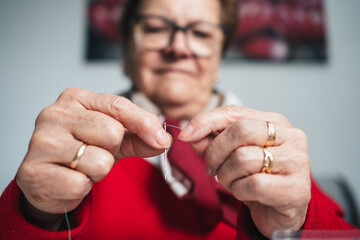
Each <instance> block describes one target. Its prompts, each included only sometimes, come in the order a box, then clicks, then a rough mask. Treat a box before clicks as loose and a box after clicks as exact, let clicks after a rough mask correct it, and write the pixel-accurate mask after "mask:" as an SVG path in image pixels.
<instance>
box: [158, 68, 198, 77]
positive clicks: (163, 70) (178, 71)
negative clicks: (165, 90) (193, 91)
mask: <svg viewBox="0 0 360 240" xmlns="http://www.w3.org/2000/svg"><path fill="white" fill-rule="evenodd" d="M156 72H157V73H159V74H167V73H174V74H186V75H195V73H193V72H192V71H189V70H185V69H178V68H160V69H158V70H156Z"/></svg>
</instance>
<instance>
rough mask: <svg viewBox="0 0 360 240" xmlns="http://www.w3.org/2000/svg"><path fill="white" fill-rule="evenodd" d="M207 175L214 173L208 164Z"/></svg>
mask: <svg viewBox="0 0 360 240" xmlns="http://www.w3.org/2000/svg"><path fill="white" fill-rule="evenodd" d="M206 175H208V176H212V175H213V174H212V170H211V168H210V167H209V166H208V165H206Z"/></svg>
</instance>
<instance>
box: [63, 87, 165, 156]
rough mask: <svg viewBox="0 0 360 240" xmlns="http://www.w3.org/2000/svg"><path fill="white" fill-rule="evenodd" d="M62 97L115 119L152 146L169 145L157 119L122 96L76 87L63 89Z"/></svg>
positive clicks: (163, 146) (159, 147)
mask: <svg viewBox="0 0 360 240" xmlns="http://www.w3.org/2000/svg"><path fill="white" fill-rule="evenodd" d="M62 97H65V98H71V99H74V100H76V101H78V102H79V103H80V104H81V105H82V106H83V107H84V108H86V109H87V110H93V111H98V112H102V113H104V114H106V115H108V116H110V117H112V118H114V119H116V120H117V121H119V122H120V123H121V124H122V125H124V127H125V128H127V129H128V130H129V131H130V132H132V133H135V134H136V135H137V136H139V137H140V138H141V139H142V140H143V141H144V142H145V143H146V144H148V145H149V146H151V147H153V148H156V149H163V148H166V147H168V146H169V145H170V139H169V137H168V135H167V134H166V132H165V131H164V129H163V128H162V126H161V124H160V121H159V119H158V118H157V117H156V116H155V115H153V114H151V113H149V112H147V111H145V110H143V109H141V108H140V107H138V106H137V105H135V104H134V103H132V102H131V101H130V100H128V99H126V98H124V97H119V96H116V95H111V94H105V93H95V92H91V91H86V90H82V89H78V88H70V89H67V90H65V91H64V92H63V93H62Z"/></svg>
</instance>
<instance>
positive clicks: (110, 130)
mask: <svg viewBox="0 0 360 240" xmlns="http://www.w3.org/2000/svg"><path fill="white" fill-rule="evenodd" d="M102 129H103V131H104V132H106V142H107V145H108V146H109V148H110V149H117V148H118V147H119V146H120V144H121V142H122V139H123V134H124V128H123V127H122V126H121V125H120V124H118V123H113V124H105V125H104V126H102Z"/></svg>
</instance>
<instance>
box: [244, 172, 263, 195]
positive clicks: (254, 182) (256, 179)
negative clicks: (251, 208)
mask: <svg viewBox="0 0 360 240" xmlns="http://www.w3.org/2000/svg"><path fill="white" fill-rule="evenodd" d="M245 186H246V191H247V192H248V193H254V194H258V193H262V192H263V191H264V190H265V191H266V190H267V189H268V187H269V182H268V181H267V180H265V179H264V178H263V177H262V176H261V174H254V175H251V176H250V177H249V179H248V181H247V183H246V184H245Z"/></svg>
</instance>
